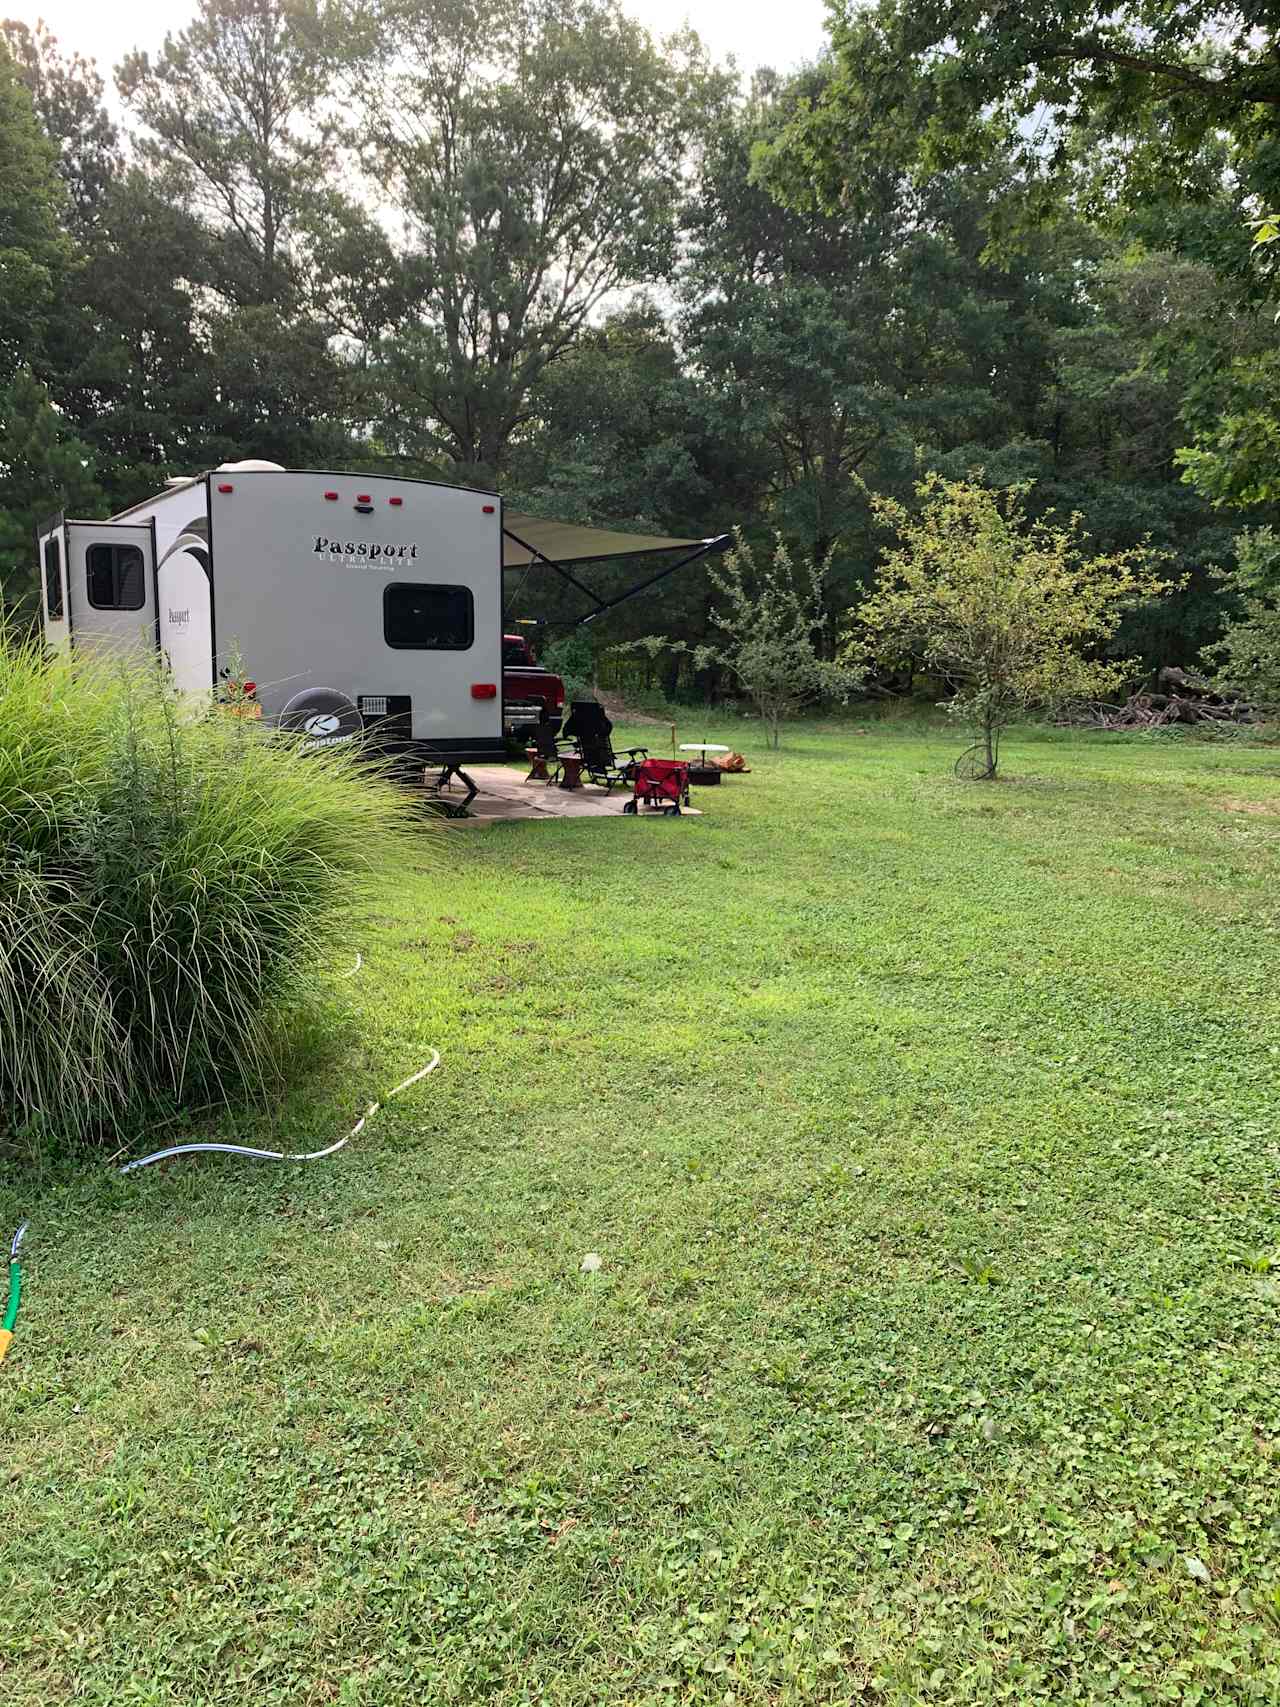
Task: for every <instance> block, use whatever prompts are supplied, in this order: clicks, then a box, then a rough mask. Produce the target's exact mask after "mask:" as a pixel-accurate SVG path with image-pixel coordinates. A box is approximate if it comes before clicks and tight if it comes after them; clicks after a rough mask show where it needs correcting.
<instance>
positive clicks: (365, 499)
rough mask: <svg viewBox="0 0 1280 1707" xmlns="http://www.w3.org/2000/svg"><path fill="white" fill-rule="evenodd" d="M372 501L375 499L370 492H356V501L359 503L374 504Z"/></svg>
mask: <svg viewBox="0 0 1280 1707" xmlns="http://www.w3.org/2000/svg"><path fill="white" fill-rule="evenodd" d="M372 502H373V499H372V498H371V497H370V496H369V494H368V493H367V492H357V493H356V503H357V504H372Z"/></svg>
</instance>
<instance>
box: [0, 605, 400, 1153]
mask: <svg viewBox="0 0 1280 1707" xmlns="http://www.w3.org/2000/svg"><path fill="white" fill-rule="evenodd" d="M410 811H411V808H410V805H409V802H408V799H407V797H406V796H404V795H402V794H401V793H400V792H399V791H398V790H396V789H395V788H394V787H393V786H392V785H391V784H390V783H389V782H388V781H386V780H385V779H384V778H382V777H380V776H379V775H377V774H375V773H373V772H371V771H370V770H369V768H368V767H367V765H365V764H363V763H362V762H361V761H360V760H359V759H358V757H357V756H356V755H355V754H354V753H353V752H352V751H351V750H350V749H347V748H336V749H328V750H325V751H320V752H315V751H313V752H308V753H303V752H302V751H300V749H299V747H298V745H297V744H296V743H291V742H289V741H288V740H287V739H284V738H281V737H273V736H271V735H269V734H268V733H266V732H264V731H263V730H262V729H261V727H260V726H258V725H256V724H253V723H250V722H249V721H248V720H247V719H245V718H243V717H239V716H233V715H229V714H228V712H227V711H226V709H224V708H219V707H217V706H215V705H213V704H201V705H195V706H192V705H191V704H190V703H184V702H183V701H182V700H180V699H179V697H178V696H177V695H176V694H175V693H174V692H173V690H172V688H171V686H170V683H169V680H168V677H167V675H166V674H165V673H164V671H163V670H162V669H161V668H160V667H159V665H158V664H154V663H150V662H147V661H142V660H139V659H137V658H134V657H114V658H111V659H109V660H104V659H85V658H73V657H69V656H65V655H60V656H56V657H52V658H51V657H49V656H48V655H47V654H46V653H45V652H44V651H43V649H42V648H41V647H40V646H39V645H37V644H34V643H23V642H20V641H18V640H17V639H15V638H14V637H13V636H11V635H3V634H0V1131H4V1130H7V1131H8V1132H9V1133H10V1134H12V1133H16V1132H27V1133H34V1134H36V1136H37V1138H47V1139H51V1140H53V1141H56V1140H58V1139H85V1138H94V1137H102V1138H105V1137H107V1136H109V1135H111V1134H112V1133H114V1132H116V1131H118V1130H119V1129H120V1128H121V1127H122V1126H123V1125H127V1124H128V1123H129V1122H130V1121H131V1120H133V1119H136V1118H137V1117H138V1116H139V1115H140V1114H141V1113H142V1112H143V1111H145V1110H147V1109H149V1108H154V1107H155V1106H156V1105H157V1104H162V1105H165V1106H168V1107H174V1106H177V1107H179V1108H180V1107H182V1106H183V1105H190V1104H192V1103H197V1102H198V1103H200V1104H207V1103H210V1102H220V1101H225V1100H226V1099H227V1098H229V1097H231V1096H233V1095H236V1096H239V1095H246V1094H247V1095H254V1094H258V1095H261V1094H263V1093H265V1092H266V1091H268V1090H269V1089H271V1088H272V1087H274V1086H278V1085H279V1083H280V1082H281V1078H282V1074H283V1072H284V1069H285V1064H286V1062H287V1059H288V1052H289V1039H290V1033H291V1032H294V1033H295V1034H296V1031H297V1029H298V1026H299V1024H300V1022H301V1019H302V1016H303V1015H304V1014H305V1012H306V1010H307V1008H308V1005H309V1004H310V1003H311V1002H312V1001H313V999H314V997H315V994H316V992H317V990H318V988H319V986H320V981H321V980H322V979H323V977H324V975H325V973H324V968H325V967H326V966H327V965H332V963H333V961H334V958H335V956H337V955H340V954H343V953H345V952H347V950H348V949H350V950H351V951H352V952H354V947H355V940H354V938H355V933H358V930H359V919H360V915H361V913H362V912H363V911H364V910H365V907H366V904H367V902H368V900H369V898H370V896H371V893H372V889H373V886H374V882H375V880H376V877H377V874H378V872H379V870H380V869H381V868H384V867H385V866H386V864H387V863H388V862H389V861H390V860H391V859H392V858H393V857H394V855H395V853H396V851H397V849H398V848H402V847H403V844H404V839H405V837H406V835H407V834H408V825H409V815H410Z"/></svg>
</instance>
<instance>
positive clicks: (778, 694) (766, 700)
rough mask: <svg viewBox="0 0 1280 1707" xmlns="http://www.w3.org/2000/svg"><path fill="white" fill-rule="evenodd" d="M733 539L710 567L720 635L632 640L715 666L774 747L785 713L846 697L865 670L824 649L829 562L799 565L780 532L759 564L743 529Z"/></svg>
mask: <svg viewBox="0 0 1280 1707" xmlns="http://www.w3.org/2000/svg"><path fill="white" fill-rule="evenodd" d="M734 538H735V540H736V544H735V546H734V548H733V550H732V551H730V552H728V553H727V555H726V556H725V559H724V562H723V564H722V565H721V566H719V567H710V568H708V570H707V574H708V576H709V577H710V580H711V583H712V585H713V586H714V587H715V589H716V591H717V592H718V593H719V594H720V600H719V602H718V603H717V604H716V605H715V606H713V607H712V610H711V623H712V626H713V628H715V630H716V631H717V638H716V639H715V640H712V641H709V642H707V643H706V644H704V645H700V646H691V645H689V644H688V642H687V641H683V640H668V639H665V638H664V637H663V636H661V635H649V636H648V637H646V638H645V639H643V640H634V641H632V642H631V643H630V644H631V647H633V648H635V649H637V650H640V651H646V652H648V653H649V654H650V656H651V657H656V655H657V654H658V653H659V652H661V651H668V652H684V653H688V654H689V656H690V657H691V658H692V660H693V666H694V668H695V669H697V670H702V669H705V668H706V667H707V666H708V665H709V664H718V665H719V666H720V668H721V669H723V670H724V671H725V672H726V673H727V674H728V675H730V676H732V677H733V679H734V680H735V681H736V682H737V684H738V686H739V687H740V688H741V690H742V692H743V693H744V694H746V696H747V698H748V699H749V700H750V701H751V703H752V705H754V706H755V708H756V711H757V713H758V714H759V716H760V720H761V722H762V723H763V724H764V726H765V730H766V732H767V734H768V739H769V745H770V746H771V747H775V748H776V747H777V745H778V737H779V731H780V729H781V726H782V723H783V721H784V719H786V718H787V717H791V716H794V715H795V713H796V712H797V711H799V710H800V709H801V707H802V706H804V705H807V704H809V703H810V702H812V701H814V700H820V699H838V700H844V699H847V698H848V697H849V694H850V693H851V692H852V691H853V690H854V689H855V688H857V687H860V686H861V684H862V681H863V679H864V676H865V674H866V672H865V670H864V668H863V667H862V665H861V664H859V663H856V662H855V661H854V660H852V659H839V660H834V661H833V660H831V659H827V658H823V657H821V656H820V655H819V652H818V646H817V639H818V635H819V633H820V631H821V629H822V624H823V620H824V615H825V606H824V601H823V582H824V580H825V576H826V570H827V563H826V561H825V560H824V561H823V562H821V563H816V562H808V563H805V564H802V565H801V564H797V563H796V562H795V561H794V559H793V558H792V556H791V553H790V551H789V550H788V548H787V546H786V544H785V543H784V541H783V538H782V535H781V534H778V535H776V536H775V540H774V548H773V555H772V558H771V559H770V561H769V562H768V563H764V564H760V563H757V562H756V559H755V554H754V552H753V550H752V548H751V546H750V545H749V544H748V543H747V541H746V539H745V538H744V537H743V535H742V533H741V531H738V532H737V533H735V535H734ZM624 649H625V648H624Z"/></svg>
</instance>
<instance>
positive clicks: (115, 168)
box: [0, 18, 122, 239]
mask: <svg viewBox="0 0 1280 1707" xmlns="http://www.w3.org/2000/svg"><path fill="white" fill-rule="evenodd" d="M0 41H3V43H4V46H5V47H6V48H7V49H8V51H9V54H10V57H11V58H12V60H13V63H14V67H15V69H16V71H17V74H18V76H19V77H20V78H21V80H22V82H23V83H24V84H25V85H26V88H27V92H28V93H29V94H30V96H31V101H32V105H33V106H34V108H35V112H36V117H37V118H38V120H39V122H40V125H41V128H42V129H43V131H44V133H45V135H46V137H48V139H49V140H50V142H52V143H53V145H54V147H55V148H56V149H57V164H58V171H59V173H60V175H61V178H62V181H63V184H64V185H65V186H66V190H67V195H68V198H69V204H70V206H69V215H70V221H69V222H70V225H71V227H72V229H73V230H74V231H75V233H76V234H77V236H78V237H80V238H81V239H84V238H85V237H87V236H88V235H89V234H90V233H91V232H92V231H93V230H94V228H95V226H96V223H97V220H98V216H99V212H100V209H101V207H102V204H103V201H104V198H105V197H106V195H107V192H108V190H109V188H110V186H111V184H112V182H113V181H114V179H115V178H116V177H117V175H118V174H119V172H120V170H121V166H122V162H121V155H120V138H119V134H118V132H117V130H116V127H115V124H114V123H113V122H112V119H111V117H110V115H109V114H108V112H107V110H106V107H105V106H104V105H103V100H102V95H103V86H102V78H101V77H100V76H99V75H98V71H97V68H96V66H94V65H93V64H92V63H91V62H90V61H89V60H86V59H84V58H83V57H82V56H81V55H80V54H78V53H73V54H70V55H66V54H64V53H63V52H62V51H61V49H60V48H59V46H58V43H57V41H56V39H55V38H54V36H53V35H52V34H50V32H49V30H48V29H47V28H46V27H45V25H44V24H43V23H38V24H37V25H36V26H35V28H34V29H31V28H29V27H28V26H27V25H26V24H23V23H20V22H18V21H17V20H16V19H13V18H9V19H6V20H5V22H4V23H3V24H0Z"/></svg>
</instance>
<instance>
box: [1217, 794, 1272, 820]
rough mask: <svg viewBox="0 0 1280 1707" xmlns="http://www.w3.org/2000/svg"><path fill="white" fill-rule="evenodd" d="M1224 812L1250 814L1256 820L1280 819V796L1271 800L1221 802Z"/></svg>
mask: <svg viewBox="0 0 1280 1707" xmlns="http://www.w3.org/2000/svg"><path fill="white" fill-rule="evenodd" d="M1218 804H1219V805H1220V806H1221V807H1222V810H1223V811H1224V812H1249V813H1252V814H1253V816H1254V817H1255V818H1280V795H1276V796H1275V797H1274V799H1271V800H1220V801H1219V802H1218Z"/></svg>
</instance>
